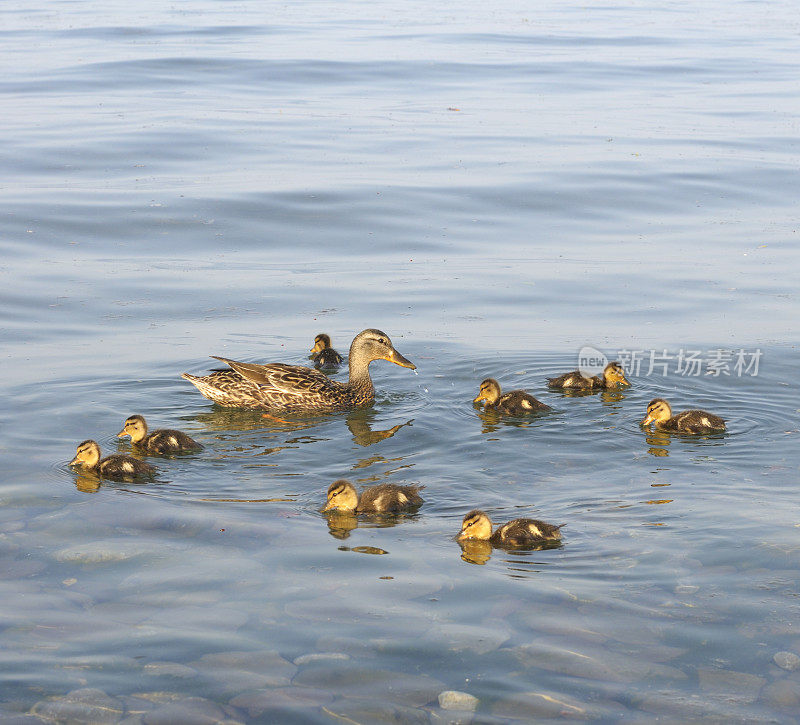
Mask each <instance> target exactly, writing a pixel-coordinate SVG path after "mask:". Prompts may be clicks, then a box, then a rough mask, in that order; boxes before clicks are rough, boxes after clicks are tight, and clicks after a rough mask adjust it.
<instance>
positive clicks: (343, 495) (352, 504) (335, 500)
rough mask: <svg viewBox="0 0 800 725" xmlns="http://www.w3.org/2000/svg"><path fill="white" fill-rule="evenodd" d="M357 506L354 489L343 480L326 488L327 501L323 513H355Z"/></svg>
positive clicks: (356, 496)
mask: <svg viewBox="0 0 800 725" xmlns="http://www.w3.org/2000/svg"><path fill="white" fill-rule="evenodd" d="M357 506H358V493H356V487H355V486H354V485H353V484H352V483H350V481H345V480H344V479H343V478H342V479H339V480H338V481H334V482H333V483H332V484H331V485H330V486H328V501H327V503H326V504H325V506H324V508H323V509H322V510H323V511H355V510H356V507H357Z"/></svg>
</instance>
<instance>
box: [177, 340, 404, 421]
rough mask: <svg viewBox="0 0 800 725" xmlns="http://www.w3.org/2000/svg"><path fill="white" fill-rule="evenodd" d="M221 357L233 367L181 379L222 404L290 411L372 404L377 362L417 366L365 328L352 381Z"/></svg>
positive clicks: (353, 348)
mask: <svg viewBox="0 0 800 725" xmlns="http://www.w3.org/2000/svg"><path fill="white" fill-rule="evenodd" d="M213 357H216V356H213ZM216 359H217V360H222V362H224V363H226V364H228V365H229V366H230V367H231V369H230V370H217V371H214V372H212V373H211V374H210V375H205V376H196V375H190V374H189V373H184V374H183V375H182V376H181V377H183V378H185V379H186V380H188V381H189V382H190V383H192V385H194V386H195V387H197V389H198V390H199V391H200V392H201V393H202V394H203V395H204V396H205V397H206V398H209V399H210V400H213V401H214V402H215V403H219V404H220V405H226V406H232V407H241V408H259V409H266V410H278V411H284V412H304V411H305V412H314V411H335V410H349V409H351V408H358V407H362V406H366V405H371V404H372V402H373V401H374V400H375V389H374V388H373V386H372V379H371V378H370V376H369V365H370V363H371V362H372V361H373V360H388V361H389V362H393V363H394V364H395V365H400V366H401V367H405V368H411V369H412V370H414V369H416V366H415V365H414V364H413V363H412V362H410V361H408V360H406V358H404V357H403V356H402V355H401V354H400V353H399V352H397V350H395V349H394V345H392V341H391V340H390V339H389V336H388V335H387V334H386V333H384V332H381V331H380V330H374V329H369V330H364V331H363V332H360V333H359V334H358V335H356V337H355V339H354V340H353V343H352V344H351V345H350V355H349V359H348V363H349V370H350V377H349V379H348V381H347V382H346V383H340V382H337V381H335V380H331V379H330V378H329V377H328V376H327V375H325V374H324V373H321V372H320V371H319V370H314V369H313V368H308V367H303V366H301V365H284V364H283V363H273V364H269V365H256V364H254V363H243V362H237V361H236V360H229V359H227V358H222V357H216Z"/></svg>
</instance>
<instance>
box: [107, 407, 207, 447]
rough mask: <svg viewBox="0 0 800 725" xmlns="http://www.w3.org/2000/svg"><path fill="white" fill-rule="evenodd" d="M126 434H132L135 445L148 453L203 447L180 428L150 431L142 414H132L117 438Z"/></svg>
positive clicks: (132, 441)
mask: <svg viewBox="0 0 800 725" xmlns="http://www.w3.org/2000/svg"><path fill="white" fill-rule="evenodd" d="M125 436H130V437H131V443H132V444H133V445H134V446H138V447H140V448H144V449H145V450H146V451H147V452H148V453H158V454H164V453H187V452H188V451H198V450H200V449H202V447H203V446H202V445H200V443H198V442H197V441H196V440H193V439H192V438H190V437H189V436H187V435H186V433H181V432H180V431H179V430H168V429H160V430H154V431H153V432H152V433H148V432H147V422H146V421H145V419H144V417H143V416H141V415H132V416H130V418H128V419H127V420H126V421H125V425H123V426H122V430H121V431H120V432H119V433H117V438H124V437H125Z"/></svg>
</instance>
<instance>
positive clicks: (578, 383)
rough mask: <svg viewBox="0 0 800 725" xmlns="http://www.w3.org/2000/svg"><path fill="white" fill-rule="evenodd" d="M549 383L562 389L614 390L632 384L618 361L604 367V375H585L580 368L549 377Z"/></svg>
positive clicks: (552, 386)
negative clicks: (588, 376)
mask: <svg viewBox="0 0 800 725" xmlns="http://www.w3.org/2000/svg"><path fill="white" fill-rule="evenodd" d="M547 384H548V385H549V386H550V387H551V388H560V389H561V390H613V389H614V388H618V387H620V386H621V385H630V383H629V382H628V379H627V378H626V377H625V370H623V368H622V365H620V364H619V363H618V362H610V363H608V365H606V366H605V368H604V369H603V376H602V377H600V376H599V375H595V376H593V377H591V378H587V377H584V376H583V375H582V374H581V372H580V370H574V371H573V372H571V373H564V374H563V375H559V376H558V377H557V378H548V379H547Z"/></svg>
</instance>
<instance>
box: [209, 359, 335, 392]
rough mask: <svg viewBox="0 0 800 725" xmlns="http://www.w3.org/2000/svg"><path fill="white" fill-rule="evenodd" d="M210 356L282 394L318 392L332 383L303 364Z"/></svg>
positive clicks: (249, 378) (260, 384)
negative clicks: (260, 361)
mask: <svg viewBox="0 0 800 725" xmlns="http://www.w3.org/2000/svg"><path fill="white" fill-rule="evenodd" d="M212 357H213V358H215V359H216V360H221V361H222V362H224V363H226V364H228V365H230V367H231V368H232V369H233V370H235V371H236V372H237V373H239V375H241V376H242V377H243V378H245V379H247V380H249V381H251V382H253V383H255V384H256V385H259V386H260V387H262V388H267V389H269V390H272V391H275V392H278V393H283V394H284V395H308V394H309V393H319V392H321V391H323V390H327V389H329V388H330V387H331V385H332V381H331V379H330V378H329V377H328V376H327V375H325V374H324V373H321V372H319V371H318V370H314V369H313V368H307V367H304V366H303V365H284V364H283V363H271V364H269V365H257V364H255V363H245V362H238V361H236V360H228V358H224V357H217V356H216V355H212Z"/></svg>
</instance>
